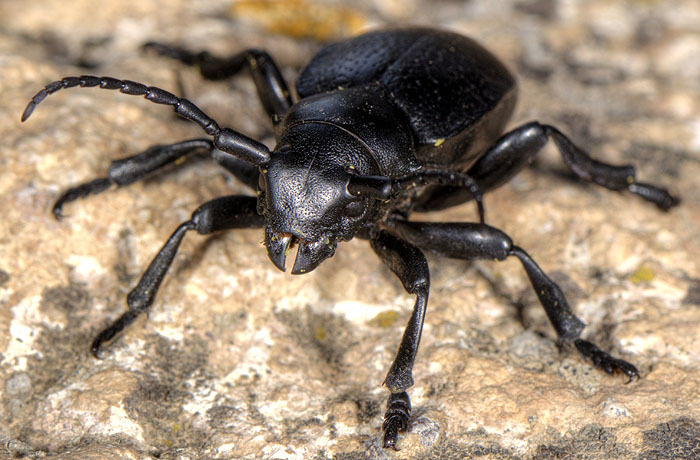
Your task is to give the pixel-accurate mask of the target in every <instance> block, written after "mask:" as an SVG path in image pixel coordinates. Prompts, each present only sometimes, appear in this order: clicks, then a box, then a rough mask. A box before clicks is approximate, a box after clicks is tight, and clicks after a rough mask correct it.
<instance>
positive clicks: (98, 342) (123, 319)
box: [90, 310, 139, 359]
mask: <svg viewBox="0 0 700 460" xmlns="http://www.w3.org/2000/svg"><path fill="white" fill-rule="evenodd" d="M138 316H139V312H136V311H133V310H127V311H126V312H124V314H122V315H121V316H120V317H119V318H118V319H117V320H116V321H114V322H113V323H112V324H110V325H109V327H107V328H106V329H104V330H103V331H102V332H100V333H99V334H98V335H97V337H95V340H93V341H92V345H90V352H91V353H92V355H93V356H94V357H95V358H97V359H102V354H101V353H102V345H103V344H104V343H106V342H109V341H110V340H112V339H113V338H114V337H115V336H116V335H117V334H119V333H120V332H121V331H123V330H124V329H125V328H126V327H127V326H129V325H130V324H131V323H133V322H134V320H135V319H136V318H138Z"/></svg>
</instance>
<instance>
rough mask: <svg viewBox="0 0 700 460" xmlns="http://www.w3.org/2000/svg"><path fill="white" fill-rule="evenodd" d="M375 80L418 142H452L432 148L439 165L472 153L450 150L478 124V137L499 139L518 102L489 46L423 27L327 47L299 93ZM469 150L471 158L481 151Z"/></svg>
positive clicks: (511, 82) (304, 74) (511, 83)
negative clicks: (404, 117) (485, 47)
mask: <svg viewBox="0 0 700 460" xmlns="http://www.w3.org/2000/svg"><path fill="white" fill-rule="evenodd" d="M370 83H379V84H381V85H382V86H383V87H384V89H385V93H386V94H387V95H388V97H389V98H390V99H391V100H392V102H393V103H394V104H396V105H397V106H398V107H399V108H400V109H401V111H403V112H404V113H405V114H406V116H407V118H408V119H409V121H410V124H411V127H412V130H413V134H414V136H415V139H416V143H417V144H419V145H420V144H423V145H428V146H430V145H440V144H442V143H445V142H448V145H445V146H444V147H443V149H442V150H447V152H442V153H440V154H439V157H438V158H430V157H431V156H435V154H436V152H429V153H428V152H426V155H427V158H426V160H427V161H437V162H439V163H451V164H454V163H462V162H463V161H457V160H459V159H460V158H462V159H464V158H463V157H464V155H465V152H464V151H460V152H451V151H450V150H451V149H450V145H449V140H450V139H453V138H454V140H455V141H460V142H459V143H460V144H461V145H462V146H463V145H464V135H465V134H467V135H468V133H466V132H467V131H471V130H472V128H473V127H474V126H475V125H476V124H480V125H482V126H480V128H479V129H477V130H476V131H479V139H474V142H475V143H476V144H479V145H481V144H484V145H486V144H488V143H489V142H488V141H493V140H494V139H495V137H497V136H498V135H499V134H500V133H501V131H502V129H503V127H504V125H505V123H506V121H507V120H508V118H509V117H510V114H511V112H512V109H513V106H514V103H515V97H514V96H515V81H514V79H513V77H512V76H511V74H510V73H509V72H508V70H507V69H506V68H505V67H504V66H503V65H502V64H501V63H500V62H499V61H498V59H496V57H495V56H493V55H492V54H491V53H490V52H489V51H487V50H486V49H484V48H483V47H481V45H479V44H477V43H476V42H474V41H473V40H471V39H469V38H467V37H464V36H461V35H458V34H455V33H450V32H442V31H436V30H431V29H420V28H411V29H399V30H390V31H379V32H371V33H368V34H365V35H361V36H358V37H355V38H352V39H350V40H347V41H343V42H339V43H334V44H331V45H328V46H327V47H325V48H323V49H322V50H321V51H320V52H319V53H318V54H317V55H316V56H315V57H314V58H313V59H312V60H311V62H310V63H309V65H308V66H307V67H306V68H305V69H304V70H303V71H302V73H301V75H300V77H299V79H298V80H297V91H298V93H299V95H300V96H301V97H302V98H304V97H308V96H310V95H313V94H317V93H321V92H325V91H331V90H334V89H338V88H339V87H343V88H347V87H353V86H362V85H367V84H370ZM484 123H486V125H487V128H488V129H487V130H486V132H484V130H483V129H482V128H483V124H484ZM490 125H494V126H493V128H491V127H490ZM468 136H469V135H468ZM469 137H472V136H469ZM481 137H483V138H484V139H483V140H482V139H481ZM457 138H461V139H457ZM487 138H488V139H487ZM468 150H469V152H467V153H468V154H467V156H468V157H472V156H474V155H473V154H476V153H477V152H474V150H475V149H471V148H470V149H468ZM445 153H447V155H444V154H445ZM421 156H422V155H421Z"/></svg>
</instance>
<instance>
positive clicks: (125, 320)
mask: <svg viewBox="0 0 700 460" xmlns="http://www.w3.org/2000/svg"><path fill="white" fill-rule="evenodd" d="M264 224H265V219H264V217H263V216H261V215H259V214H258V213H257V199H256V198H254V197H249V196H239V195H232V196H224V197H220V198H216V199H213V200H211V201H207V202H206V203H204V204H203V205H201V206H200V207H199V208H197V209H196V210H195V211H194V212H193V213H192V217H191V218H190V220H188V221H185V222H183V223H182V224H180V226H179V227H178V228H177V229H176V230H175V232H174V233H173V234H172V235H171V236H170V238H168V241H166V243H165V244H164V245H163V247H162V248H161V249H160V251H158V254H157V255H156V256H155V257H154V258H153V260H152V261H151V264H150V265H149V266H148V268H147V269H146V271H145V272H144V273H143V275H141V280H140V281H139V283H138V284H137V285H136V287H135V288H134V289H133V290H132V291H131V292H129V294H128V295H127V298H126V302H127V305H128V306H129V310H127V311H126V312H125V313H124V314H122V316H120V317H119V318H118V319H117V320H116V321H114V322H113V323H112V324H111V325H110V326H109V327H107V328H106V329H104V330H103V331H102V332H101V333H100V334H98V336H97V337H96V338H95V340H94V341H93V342H92V346H91V348H90V350H91V352H92V354H93V355H94V356H95V357H99V354H100V351H101V349H102V345H103V344H104V343H105V342H107V341H109V340H111V339H112V338H114V336H115V335H117V334H118V333H119V332H121V331H122V330H124V329H125V328H126V327H127V326H129V324H131V323H132V322H133V321H134V320H135V319H136V318H137V317H138V316H139V315H140V314H141V313H143V312H145V311H147V310H148V309H149V308H150V307H151V305H152V304H153V300H154V299H155V296H156V294H157V293H158V289H159V288H160V285H161V283H162V281H163V278H164V277H165V274H166V273H167V272H168V269H169V268H170V266H171V265H172V263H173V260H174V259H175V255H176V254H177V250H178V249H179V247H180V243H182V239H183V238H184V236H185V233H187V232H188V231H190V230H196V231H197V233H199V234H200V235H208V234H210V233H214V232H218V231H220V230H229V229H234V228H261V227H263V226H264Z"/></svg>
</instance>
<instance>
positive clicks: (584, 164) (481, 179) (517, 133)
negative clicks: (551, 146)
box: [468, 121, 680, 210]
mask: <svg viewBox="0 0 700 460" xmlns="http://www.w3.org/2000/svg"><path fill="white" fill-rule="evenodd" d="M549 139H552V140H553V141H554V143H555V144H556V146H557V149H558V150H559V153H560V154H561V157H562V159H563V160H564V163H566V165H567V166H568V167H569V169H570V170H571V171H572V172H573V173H574V174H575V175H576V176H577V177H578V178H580V179H583V180H587V181H590V182H594V183H596V184H598V185H601V186H603V187H605V188H608V189H610V190H615V191H622V190H627V191H629V192H631V193H634V194H635V195H638V196H640V197H642V198H643V199H645V200H647V201H650V202H652V203H654V204H655V205H656V206H658V207H659V208H660V209H663V210H668V209H670V208H672V207H674V206H676V205H678V204H679V203H680V199H679V198H678V197H676V196H674V195H672V194H671V193H670V192H669V191H668V190H666V189H665V188H663V187H658V186H656V185H652V184H647V183H644V182H638V181H637V179H636V175H635V168H634V166H631V165H625V166H613V165H610V164H607V163H603V162H601V161H598V160H595V159H593V158H591V157H590V156H589V155H588V154H587V153H586V152H584V151H583V150H581V149H580V148H579V147H577V146H576V145H575V144H574V143H573V142H571V140H570V139H569V138H568V137H566V136H565V135H564V134H563V133H562V132H561V131H559V130H558V129H557V128H555V127H554V126H550V125H543V124H540V123H538V122H536V121H534V122H530V123H526V124H524V125H522V126H520V127H518V128H515V129H514V130H512V131H510V132H508V133H506V134H504V135H502V136H501V137H500V138H499V139H498V140H497V141H496V143H495V144H494V145H493V146H492V147H491V148H490V149H489V150H488V151H487V152H486V153H485V154H484V155H483V156H482V157H481V158H480V159H479V161H477V162H476V164H475V165H474V166H472V168H471V169H470V170H469V172H468V173H469V175H471V176H472V177H473V178H474V179H476V180H477V182H478V183H479V185H480V187H481V189H482V190H483V191H487V190H490V189H493V188H496V187H498V186H500V185H501V184H503V183H505V182H507V181H508V180H509V179H510V178H512V177H513V176H514V175H515V174H517V172H518V171H520V170H521V169H522V168H523V167H525V165H526V164H527V163H528V162H529V161H530V160H531V159H532V158H533V157H534V156H535V155H536V154H537V153H538V152H539V151H540V150H541V149H542V148H543V147H544V146H545V144H547V142H548V140H549Z"/></svg>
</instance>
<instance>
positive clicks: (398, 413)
mask: <svg viewBox="0 0 700 460" xmlns="http://www.w3.org/2000/svg"><path fill="white" fill-rule="evenodd" d="M371 244H372V248H373V249H374V251H375V252H376V253H377V255H378V256H379V258H380V259H381V260H382V262H384V264H386V265H387V266H388V267H389V269H390V270H391V271H392V272H394V274H396V276H398V278H399V280H401V283H402V284H403V287H404V289H406V291H407V292H408V293H409V294H415V295H416V303H415V306H414V307H413V313H412V314H411V318H410V319H409V320H408V325H407V326H406V330H405V331H404V334H403V338H402V339H401V345H399V350H398V352H397V353H396V358H395V359H394V363H393V364H392V365H391V368H390V369H389V373H388V374H387V376H386V379H385V380H384V384H385V385H386V386H387V388H388V389H389V391H391V395H390V396H389V400H388V401H387V405H386V413H385V414H384V424H383V425H382V429H383V430H384V447H391V448H393V449H395V450H398V449H396V441H397V437H398V433H399V432H402V431H406V429H407V428H408V420H409V415H410V412H411V400H410V399H409V397H408V393H406V390H407V389H408V388H410V387H411V386H413V362H414V361H415V358H416V352H417V351H418V344H419V343H420V337H421V332H422V331H423V321H424V319H425V311H426V307H427V305H428V294H429V291H430V272H429V269H428V262H427V260H426V259H425V256H424V255H423V253H422V252H421V251H420V249H418V248H417V247H415V246H413V245H412V244H409V243H407V242H406V241H403V240H402V239H400V238H397V237H395V236H394V235H392V234H390V233H388V232H386V231H384V230H382V231H381V232H379V235H378V236H377V237H376V238H375V239H373V240H372V241H371Z"/></svg>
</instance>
